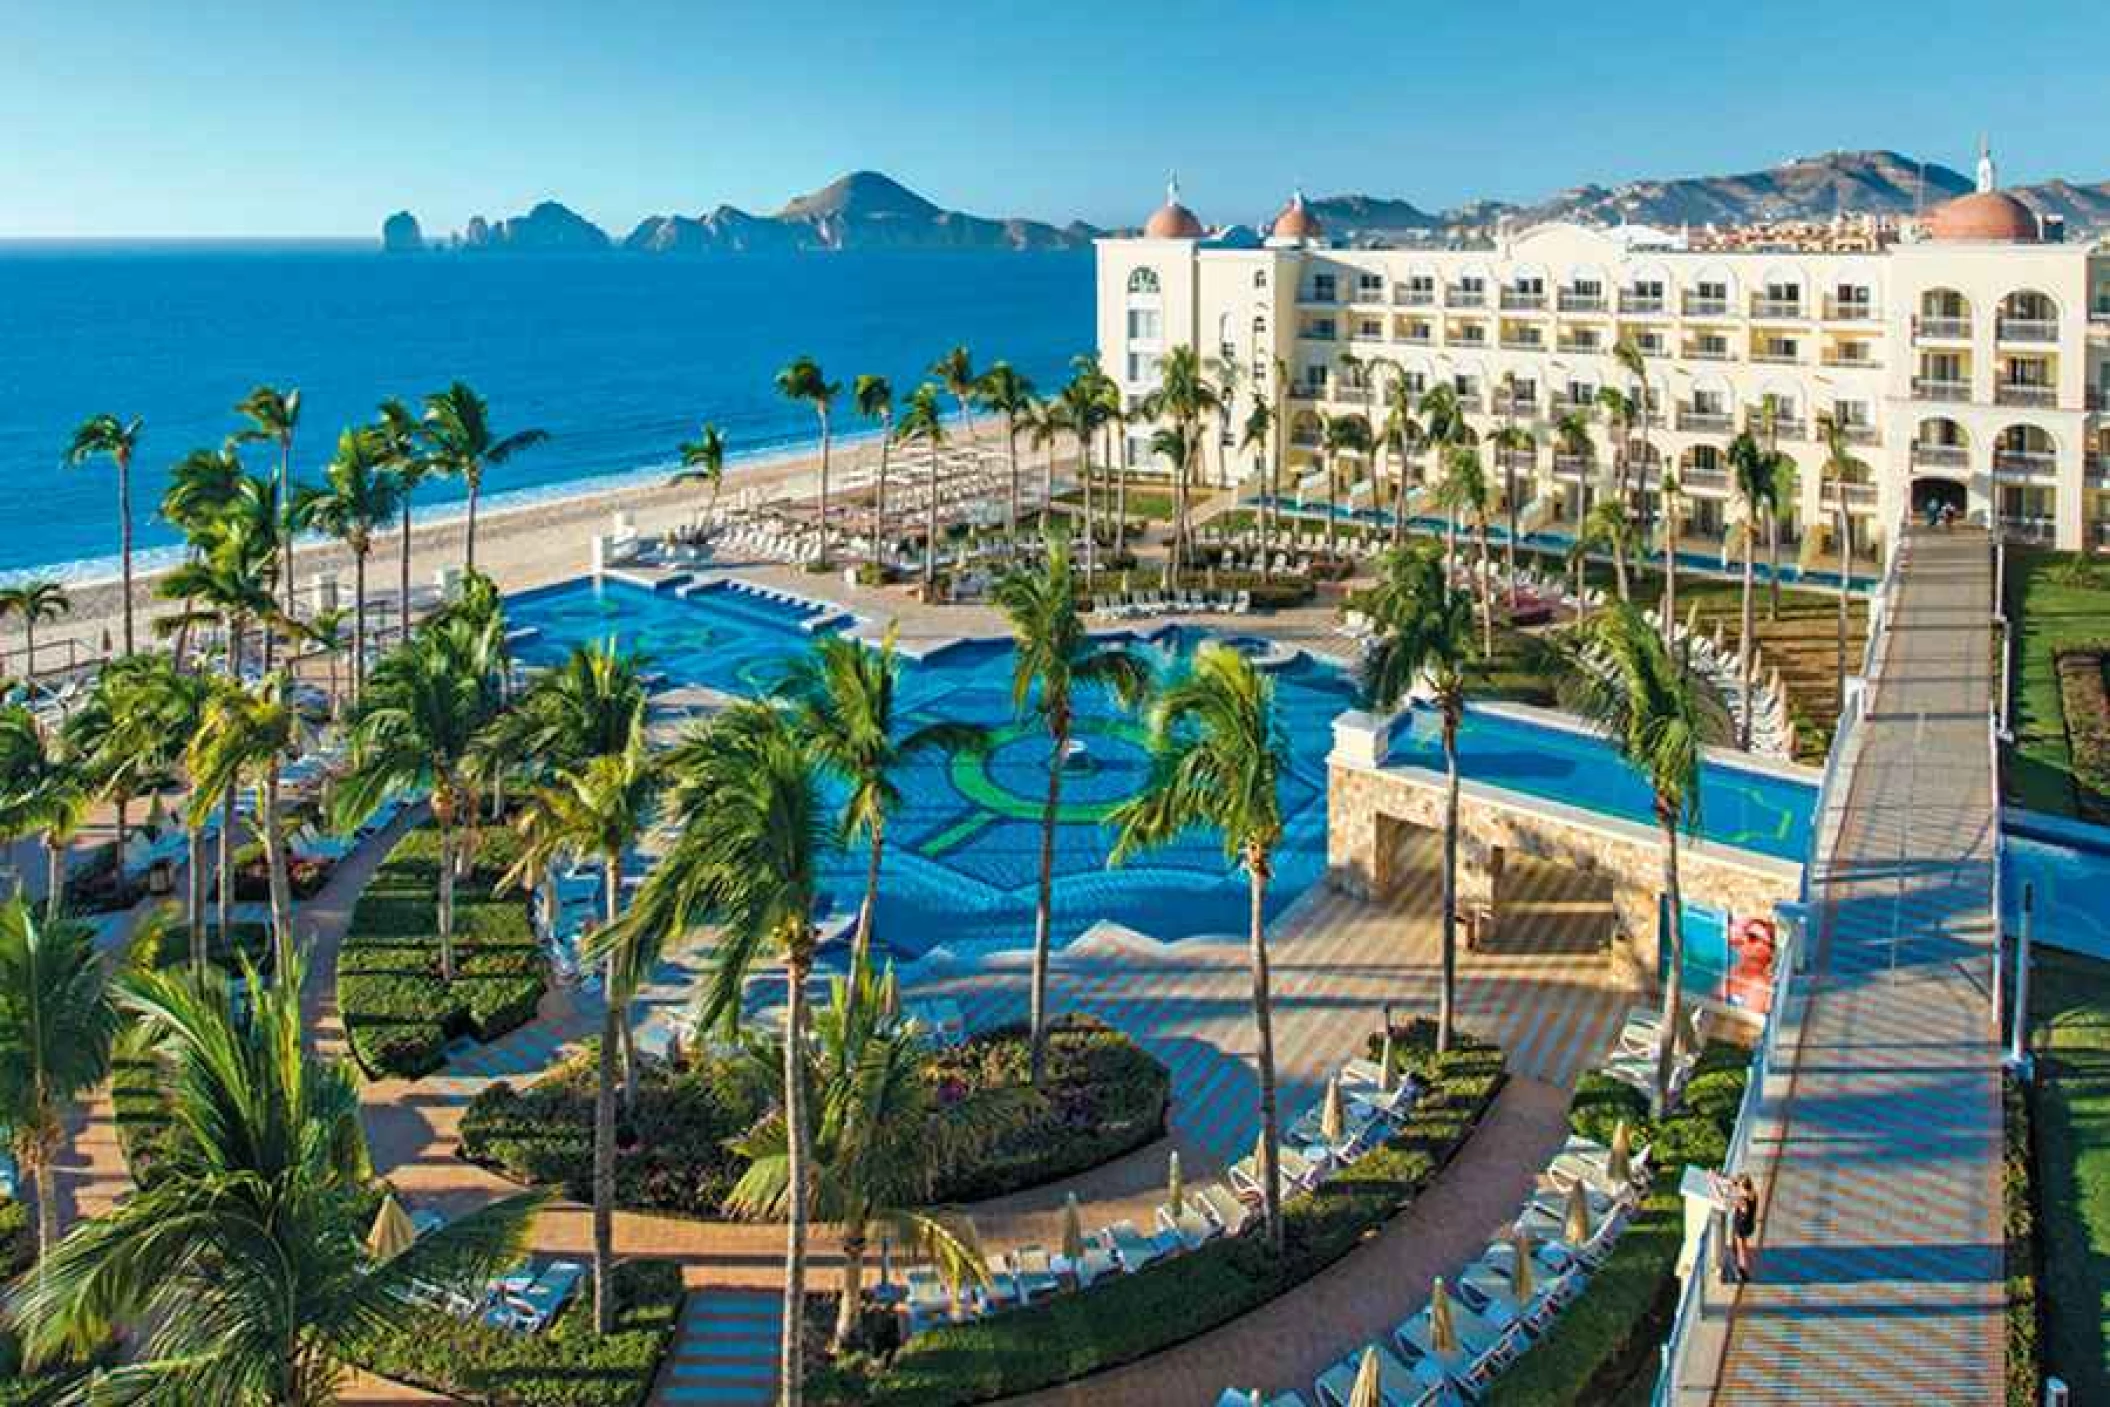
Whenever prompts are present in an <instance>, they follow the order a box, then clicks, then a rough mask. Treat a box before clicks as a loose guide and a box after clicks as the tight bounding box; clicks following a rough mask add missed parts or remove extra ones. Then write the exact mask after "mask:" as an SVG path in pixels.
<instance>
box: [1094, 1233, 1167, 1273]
mask: <svg viewBox="0 0 2110 1407" xmlns="http://www.w3.org/2000/svg"><path fill="white" fill-rule="evenodd" d="M1106 1239H1107V1240H1109V1241H1111V1242H1112V1243H1113V1247H1114V1259H1116V1260H1117V1261H1119V1262H1120V1263H1121V1268H1122V1269H1123V1270H1125V1271H1127V1272H1128V1273H1129V1274H1131V1275H1133V1274H1135V1273H1136V1272H1137V1271H1138V1270H1141V1269H1142V1268H1143V1267H1144V1266H1146V1265H1149V1264H1151V1263H1152V1262H1153V1261H1157V1260H1162V1259H1163V1258H1164V1257H1165V1255H1166V1254H1167V1252H1168V1249H1169V1248H1168V1247H1167V1246H1166V1245H1165V1244H1164V1243H1162V1242H1160V1241H1158V1240H1157V1239H1156V1238H1155V1237H1151V1236H1145V1235H1144V1234H1143V1233H1142V1232H1140V1231H1138V1230H1136V1224H1135V1223H1134V1222H1132V1221H1117V1222H1115V1223H1114V1224H1113V1225H1112V1226H1109V1227H1107V1228H1106Z"/></svg>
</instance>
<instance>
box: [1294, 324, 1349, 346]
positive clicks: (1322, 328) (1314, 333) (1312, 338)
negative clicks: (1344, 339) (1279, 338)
mask: <svg viewBox="0 0 2110 1407" xmlns="http://www.w3.org/2000/svg"><path fill="white" fill-rule="evenodd" d="M1297 335H1298V336H1299V337H1302V338H1303V339H1304V340H1305V341H1307V342H1333V341H1337V340H1339V334H1337V333H1336V332H1335V331H1334V328H1333V326H1332V325H1331V324H1329V323H1314V324H1313V325H1311V326H1310V327H1300V328H1298V329H1297Z"/></svg>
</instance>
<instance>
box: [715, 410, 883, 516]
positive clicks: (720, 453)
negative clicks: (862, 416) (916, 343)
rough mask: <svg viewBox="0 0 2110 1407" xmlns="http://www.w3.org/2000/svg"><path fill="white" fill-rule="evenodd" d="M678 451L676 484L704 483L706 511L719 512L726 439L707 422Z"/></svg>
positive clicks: (716, 428)
mask: <svg viewBox="0 0 2110 1407" xmlns="http://www.w3.org/2000/svg"><path fill="white" fill-rule="evenodd" d="M859 379H860V380H862V379H863V378H861V377H860V378H859ZM674 448H675V451H676V452H677V453H678V454H680V455H681V472H680V473H678V474H676V475H675V476H674V482H675V483H677V484H689V483H697V482H699V481H700V482H702V483H703V484H705V485H707V486H709V488H710V490H711V501H710V505H709V507H708V508H707V509H706V510H705V511H707V512H708V511H714V510H716V508H717V507H718V489H719V487H720V486H721V485H722V484H724V482H725V435H724V434H723V433H722V432H721V431H720V430H719V429H718V427H717V426H716V425H715V424H713V423H712V422H710V421H708V420H706V421H705V422H704V423H703V429H702V430H700V431H698V432H697V435H696V438H695V439H693V440H683V441H682V442H681V443H680V444H678V445H676V446H675V447H674Z"/></svg>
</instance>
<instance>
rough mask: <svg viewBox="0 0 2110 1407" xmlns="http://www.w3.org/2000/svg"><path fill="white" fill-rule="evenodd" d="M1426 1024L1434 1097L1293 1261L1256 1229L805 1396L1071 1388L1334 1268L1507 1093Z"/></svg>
mask: <svg viewBox="0 0 2110 1407" xmlns="http://www.w3.org/2000/svg"><path fill="white" fill-rule="evenodd" d="M1428 1035H1429V1028H1428V1027H1427V1025H1426V1024H1425V1023H1424V1024H1422V1025H1420V1026H1418V1027H1417V1033H1416V1037H1415V1038H1413V1039H1410V1041H1409V1042H1407V1043H1403V1044H1396V1045H1395V1050H1394V1053H1395V1058H1396V1060H1397V1062H1398V1063H1399V1064H1400V1066H1401V1067H1402V1068H1406V1069H1415V1070H1419V1071H1421V1072H1423V1075H1424V1078H1425V1079H1426V1081H1427V1089H1426V1091H1425V1093H1424V1094H1423V1095H1422V1097H1421V1099H1420V1100H1419V1101H1418V1102H1417V1103H1416V1105H1415V1108H1414V1112H1413V1114H1412V1115H1411V1116H1410V1117H1409V1118H1408V1119H1407V1121H1406V1123H1405V1124H1404V1126H1403V1127H1402V1128H1401V1129H1400V1131H1399V1132H1398V1133H1397V1134H1395V1135H1394V1136H1393V1137H1392V1138H1391V1139H1389V1140H1387V1141H1386V1142H1385V1143H1384V1144H1383V1145H1382V1146H1380V1147H1378V1148H1376V1149H1374V1150H1372V1151H1371V1152H1369V1153H1366V1154H1364V1155H1363V1156H1362V1157H1361V1158H1358V1159H1357V1160H1356V1161H1355V1162H1353V1163H1350V1164H1349V1165H1348V1166H1347V1167H1345V1168H1343V1169H1342V1170H1341V1171H1340V1172H1338V1173H1336V1174H1335V1175H1334V1176H1333V1177H1332V1178H1330V1179H1328V1180H1327V1181H1326V1182H1325V1183H1324V1184H1322V1185H1321V1186H1320V1187H1319V1189H1318V1190H1317V1191H1316V1192H1313V1193H1309V1194H1302V1195H1297V1196H1293V1197H1291V1198H1290V1199H1289V1200H1288V1201H1287V1202H1286V1203H1285V1204H1284V1207H1283V1231H1284V1241H1285V1246H1284V1251H1283V1254H1282V1255H1281V1256H1280V1257H1277V1256H1275V1255H1274V1254H1273V1253H1272V1252H1270V1251H1269V1249H1268V1246H1267V1242H1266V1240H1265V1238H1264V1236H1263V1235H1262V1233H1261V1232H1260V1230H1259V1228H1258V1226H1257V1223H1256V1226H1255V1228H1254V1229H1253V1230H1252V1231H1249V1232H1248V1233H1246V1234H1244V1235H1241V1236H1237V1237H1231V1238H1224V1239H1219V1240H1216V1241H1212V1242H1210V1243H1209V1244H1207V1245H1205V1246H1203V1247H1202V1248H1201V1249H1200V1250H1197V1251H1192V1252H1189V1253H1187V1254H1185V1255H1178V1256H1174V1257H1172V1258H1170V1259H1169V1260H1164V1261H1160V1262H1159V1263H1158V1264H1156V1265H1153V1266H1150V1267H1148V1268H1146V1269H1144V1270H1142V1271H1140V1272H1139V1273H1137V1274H1134V1275H1122V1276H1117V1277H1115V1278H1114V1279H1112V1280H1110V1281H1105V1282H1102V1283H1101V1284H1099V1285H1096V1286H1094V1287H1093V1288H1092V1289H1090V1290H1086V1291H1082V1292H1078V1293H1071V1294H1062V1295H1057V1296H1055V1297H1054V1298H1053V1299H1050V1300H1046V1301H1043V1302H1042V1303H1040V1304H1037V1305H1034V1306H1031V1307H1029V1308H1025V1309H1018V1310H1013V1311H1011V1312H1009V1313H1005V1314H999V1315H995V1316H993V1317H991V1318H988V1319H982V1320H977V1321H974V1322H972V1323H967V1324H955V1325H949V1326H946V1327H943V1328H939V1329H934V1330H932V1331H930V1332H928V1333H925V1334H921V1335H919V1336H917V1337H916V1338H915V1339H913V1340H911V1341H910V1342H909V1343H908V1344H907V1345H906V1346H905V1347H903V1348H902V1349H901V1351H900V1352H899V1353H898V1354H897V1355H895V1357H894V1359H893V1361H892V1362H891V1363H889V1364H884V1365H881V1364H877V1363H874V1362H872V1361H870V1360H863V1359H858V1360H851V1361H846V1362H843V1363H841V1364H837V1365H833V1366H832V1367H829V1368H824V1369H822V1370H821V1371H820V1372H818V1373H817V1374H816V1375H815V1377H814V1379H813V1381H812V1382H811V1383H810V1384H809V1393H808V1395H809V1396H810V1397H811V1398H813V1399H814V1400H815V1401H822V1402H875V1403H901V1404H907V1403H915V1404H919V1407H926V1405H928V1407H942V1404H950V1403H965V1402H983V1401H988V1400H990V1399H992V1398H999V1397H1009V1396H1011V1395H1013V1394H1016V1393H1023V1392H1031V1391H1035V1390H1037V1389H1040V1388H1044V1387H1048V1386H1051V1385H1053V1384H1056V1383H1065V1382H1071V1381H1073V1380H1075V1379H1078V1378H1082V1377H1085V1376H1086V1375H1088V1374H1091V1373H1096V1372H1099V1371H1102V1370H1104V1369H1107V1368H1112V1367H1117V1366H1119V1365H1120V1364H1123V1363H1127V1362H1131V1361H1133V1360H1135V1359H1138V1358H1143V1357H1147V1356H1148V1355H1150V1354H1153V1353H1157V1352H1161V1351H1162V1350H1164V1349H1167V1348H1170V1347H1172V1346H1174V1345H1176V1344H1179V1343H1183V1342H1185V1341H1187V1340H1188V1339H1191V1338H1193V1337H1195V1336H1196V1335H1198V1334H1202V1333H1206V1332H1208V1331H1209V1330H1210V1329H1213V1328H1215V1327H1217V1326H1218V1325H1220V1324H1223V1323H1226V1322H1228V1321H1229V1320H1232V1319H1235V1318H1237V1317H1238V1316H1239V1315H1241V1314H1244V1313H1246V1312H1247V1311H1249V1310H1252V1309H1255V1308H1258V1307H1259V1306H1260V1305H1262V1304H1265V1303H1267V1302H1268V1301H1269V1300H1271V1299H1273V1298H1275V1297H1276V1296H1277V1295H1280V1294H1282V1293H1283V1292H1285V1291H1287V1290H1289V1289H1291V1288H1293V1287H1295V1286H1297V1285H1299V1284H1302V1283H1303V1282H1304V1281H1306V1280H1308V1279H1310V1278H1311V1277H1312V1276H1313V1275H1316V1274H1317V1273H1318V1272H1319V1271H1321V1270H1323V1269H1325V1268H1326V1267H1327V1266H1329V1265H1331V1264H1333V1262H1335V1261H1336V1260H1338V1259H1340V1257H1341V1256H1343V1255H1345V1254H1346V1253H1347V1252H1348V1251H1349V1250H1351V1249H1352V1248H1354V1247H1355V1246H1356V1245H1357V1244H1359V1243H1360V1242H1361V1241H1362V1240H1363V1239H1364V1238H1365V1237H1367V1236H1368V1235H1369V1234H1370V1233H1371V1232H1372V1231H1374V1230H1375V1229H1376V1228H1377V1227H1378V1226H1380V1225H1382V1224H1383V1223H1384V1222H1386V1221H1388V1220H1390V1219H1391V1218H1392V1217H1394V1216H1396V1215H1398V1214H1399V1213H1400V1212H1401V1211H1403V1210H1404V1209H1405V1208H1406V1207H1407V1206H1408V1205H1409V1204H1410V1203H1411V1202H1412V1201H1413V1200H1414V1198H1415V1197H1416V1196H1417V1195H1419V1194H1420V1192H1421V1190H1422V1189H1423V1188H1425V1187H1426V1186H1427V1185H1428V1184H1429V1182H1430V1181H1431V1180H1432V1179H1433V1178H1434V1177H1435V1176H1436V1174H1437V1173H1438V1172H1440V1171H1441V1170H1442V1169H1443V1168H1444V1166H1445V1165H1446V1164H1448V1163H1449V1162H1450V1160H1451V1158H1452V1157H1453V1156H1454V1155H1455V1154H1456V1153H1457V1151H1458V1149H1459V1148H1460V1147H1462V1146H1463V1145H1464V1143H1465V1141H1466V1139H1467V1138H1468V1137H1469V1136H1470V1135H1471V1133H1472V1131H1473V1129H1474V1128H1476V1127H1478V1125H1479V1122H1480V1119H1481V1117H1482V1116H1483V1115H1484V1114H1485V1113H1486V1111H1487V1107H1488V1105H1489V1104H1491V1103H1492V1102H1493V1100H1494V1097H1495V1095H1496V1093H1497V1092H1498V1091H1499V1090H1500V1088H1501V1085H1502V1080H1503V1070H1502V1053H1501V1051H1500V1050H1498V1049H1496V1048H1495V1047H1493V1046H1487V1045H1480V1044H1477V1043H1472V1042H1466V1043H1463V1044H1461V1046H1460V1048H1458V1049H1456V1050H1453V1051H1452V1052H1450V1053H1449V1054H1447V1055H1444V1056H1437V1055H1436V1054H1435V1053H1434V1051H1433V1049H1432V1048H1430V1046H1429V1043H1428V1039H1427V1037H1428Z"/></svg>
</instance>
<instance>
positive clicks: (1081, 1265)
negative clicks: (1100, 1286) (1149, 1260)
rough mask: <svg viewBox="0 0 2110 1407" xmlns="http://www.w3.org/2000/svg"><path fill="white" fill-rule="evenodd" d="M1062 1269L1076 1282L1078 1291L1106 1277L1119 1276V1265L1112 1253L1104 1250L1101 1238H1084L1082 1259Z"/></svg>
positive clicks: (1088, 1287)
mask: <svg viewBox="0 0 2110 1407" xmlns="http://www.w3.org/2000/svg"><path fill="white" fill-rule="evenodd" d="M1063 1269H1064V1270H1065V1271H1067V1272H1068V1274H1069V1276H1070V1278H1071V1279H1073V1280H1075V1281H1076V1282H1077V1288H1078V1289H1080V1290H1089V1289H1090V1288H1091V1287H1092V1286H1093V1285H1095V1284H1097V1283H1098V1282H1099V1281H1100V1280H1103V1279H1105V1278H1106V1277H1107V1276H1109V1275H1116V1274H1119V1273H1120V1270H1121V1264H1120V1262H1119V1261H1117V1260H1115V1259H1114V1255H1113V1252H1112V1251H1110V1250H1108V1249H1107V1248H1106V1243H1105V1242H1104V1241H1103V1240H1102V1239H1101V1238H1099V1237H1097V1236H1086V1237H1085V1238H1084V1255H1083V1257H1082V1258H1081V1259H1079V1260H1074V1261H1070V1262H1068V1263H1067V1264H1065V1265H1064V1267H1063Z"/></svg>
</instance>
